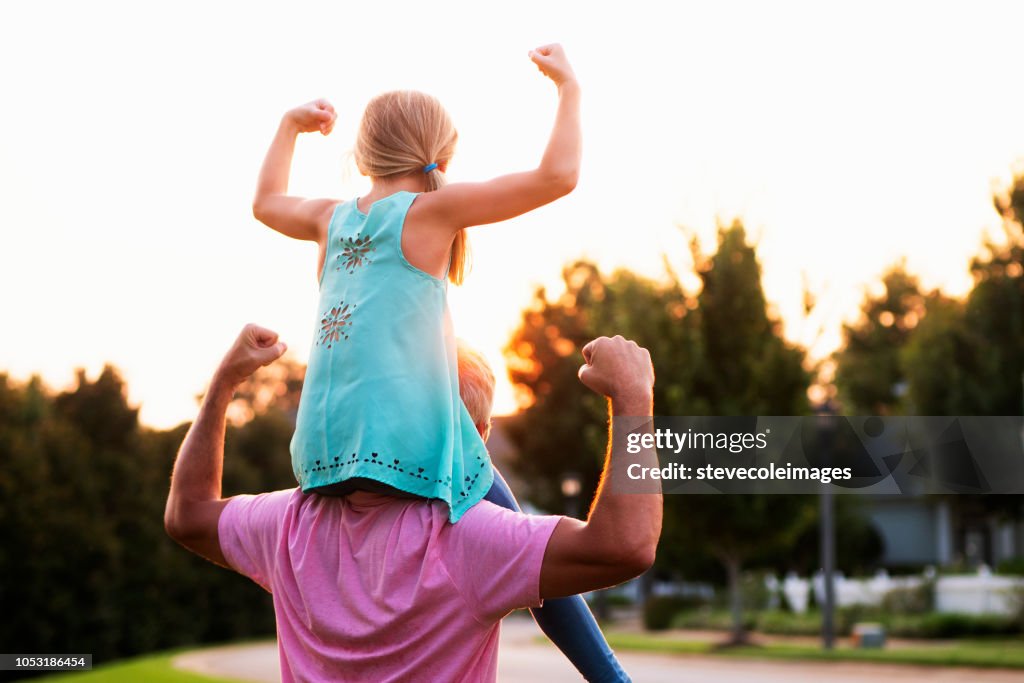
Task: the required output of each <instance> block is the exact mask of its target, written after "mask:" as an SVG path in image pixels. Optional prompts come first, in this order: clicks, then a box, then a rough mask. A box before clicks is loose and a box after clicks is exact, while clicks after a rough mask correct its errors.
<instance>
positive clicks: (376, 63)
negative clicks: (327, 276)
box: [0, 0, 1024, 427]
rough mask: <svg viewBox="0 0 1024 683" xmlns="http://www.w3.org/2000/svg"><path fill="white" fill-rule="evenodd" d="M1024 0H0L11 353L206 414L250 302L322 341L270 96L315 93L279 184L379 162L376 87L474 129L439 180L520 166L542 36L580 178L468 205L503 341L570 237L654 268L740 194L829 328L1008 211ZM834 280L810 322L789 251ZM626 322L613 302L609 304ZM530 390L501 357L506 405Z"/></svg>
mask: <svg viewBox="0 0 1024 683" xmlns="http://www.w3.org/2000/svg"><path fill="white" fill-rule="evenodd" d="M1021 26H1024V4H1022V3H1019V2H1003V3H985V2H972V3H942V4H941V5H940V3H929V2H920V3H919V2H899V3H893V2H864V1H858V2H846V3H839V2H829V3H822V2H807V3H783V2H770V3H765V2H749V3H727V2H717V1H716V2H701V3H667V2H645V1H640V0H636V1H633V2H615V3H612V2H607V3H602V2H517V3H514V4H494V3H480V2H452V3H445V2H422V1H418V2H413V3H408V4H405V3H400V2H389V3H373V2H365V3H341V2H325V3H322V4H304V3H296V2H290V3H287V4H286V3H275V4H267V3H255V2H246V3H238V4H237V5H234V6H231V5H229V4H228V3H210V2H174V3H160V4H154V3H139V2H131V3H129V2H124V3H109V2H88V3H82V2H31V3H4V4H3V5H0V63H3V64H4V70H3V75H2V87H3V93H4V107H3V112H2V114H0V231H2V232H0V235H2V238H0V239H2V241H0V288H2V291H3V296H2V299H0V301H2V311H0V313H2V317H3V321H4V335H3V337H4V341H3V343H2V344H0V369H5V370H7V371H9V372H10V373H11V374H12V375H14V376H15V377H18V378H25V377H27V376H28V375H30V374H31V373H34V372H39V373H41V374H42V375H43V376H44V378H45V379H46V380H47V381H48V382H49V383H50V384H51V385H53V386H55V387H62V386H64V385H66V384H67V383H69V382H70V381H71V379H72V377H73V370H74V368H75V367H79V366H81V367H85V368H87V369H89V370H90V371H92V372H95V371H96V370H98V369H99V368H100V367H101V366H102V364H103V362H104V361H110V362H113V363H114V364H116V365H117V366H118V367H119V368H121V369H122V371H123V372H124V373H125V375H126V376H127V379H128V382H129V387H130V390H131V395H130V398H131V400H132V401H134V402H136V403H139V404H141V406H142V419H143V420H144V421H145V422H146V423H148V424H151V425H154V426H161V427H165V426H170V425H173V424H176V423H178V422H180V421H182V420H186V419H190V418H191V417H192V416H193V415H194V412H195V402H194V398H193V397H194V396H195V395H196V394H197V393H199V392H200V391H201V390H202V389H203V387H204V384H205V382H206V380H207V378H208V377H209V374H210V372H211V371H212V369H213V368H214V367H215V365H216V363H217V361H218V359H219V357H220V355H221V354H222V353H223V351H224V350H225V349H226V348H227V346H228V344H229V343H230V342H231V340H232V339H233V338H234V336H235V334H236V333H237V331H238V330H239V328H240V327H241V326H242V324H244V323H246V322H249V321H254V322H259V323H261V324H264V325H266V326H268V327H271V328H274V329H276V330H278V331H279V332H280V333H281V335H282V337H283V338H284V339H285V340H286V341H287V342H289V344H290V346H291V348H292V349H293V351H294V353H295V355H296V356H297V357H299V358H300V359H303V360H304V359H305V358H306V356H307V349H308V346H309V344H310V343H311V341H312V333H313V324H314V317H315V316H316V310H315V308H316V279H315V275H314V268H315V257H316V255H315V247H313V246H312V245H309V244H304V243H299V242H291V241H289V240H287V239H286V238H284V237H282V236H280V235H277V234H276V233H273V232H271V231H270V230H269V229H267V228H264V227H262V226H261V225H259V224H258V223H256V221H255V220H254V219H253V218H252V216H251V213H250V200H251V195H252V191H253V188H254V183H255V178H256V173H257V170H258V168H259V165H260V162H261V160H262V157H263V154H264V152H265V150H266V147H267V145H268V143H269V141H270V138H271V136H272V134H273V132H274V130H275V127H276V124H277V121H278V120H279V117H280V116H281V114H282V113H283V112H284V111H285V110H286V109H288V108H290V107H291V106H294V105H296V104H300V103H302V102H305V101H308V100H311V99H313V98H316V97H321V96H322V97H327V98H328V99H330V100H331V101H332V102H333V103H334V105H335V106H336V108H337V110H338V112H339V122H338V125H337V127H336V128H335V131H334V133H333V134H332V135H331V136H330V137H329V138H323V137H321V136H319V135H317V136H309V137H308V138H304V139H302V140H301V142H300V145H299V148H298V152H297V155H296V161H295V168H294V173H293V176H292V191H293V192H295V193H296V194H303V195H306V196H334V197H339V198H348V197H352V196H355V195H358V194H361V193H363V192H365V191H366V189H367V187H368V184H367V182H366V181H365V180H364V179H362V178H360V177H359V175H358V173H356V172H355V170H354V166H353V165H352V163H351V161H349V160H348V158H347V157H346V153H347V152H348V151H349V150H350V149H351V145H352V142H353V139H354V131H355V126H356V123H357V121H358V118H359V116H360V114H361V111H362V107H363V106H364V105H365V103H366V101H367V100H368V99H369V98H370V97H371V96H372V95H374V94H376V93H377V92H380V91H383V90H389V89H394V88H404V87H408V88H416V89H420V90H424V91H427V92H430V93H432V94H435V95H437V96H438V97H439V98H440V99H441V101H442V102H443V103H445V105H446V106H447V108H448V109H449V111H450V112H451V114H452V116H453V118H454V119H455V122H456V125H457V126H458V128H459V131H460V147H459V152H458V154H457V155H456V157H455V160H454V162H453V165H452V167H451V169H450V172H449V178H450V179H451V180H452V181H459V180H479V179H484V178H487V177H491V176H494V175H499V174H502V173H506V172H510V171H515V170H522V169H525V168H529V167H531V166H533V165H535V164H536V163H537V161H538V160H539V158H540V154H541V152H542V150H543V147H544V143H545V142H546V138H547V134H548V130H549V126H550V124H551V121H552V117H553V113H554V107H555V103H556V98H555V91H554V88H553V87H552V86H551V84H550V83H549V82H548V81H546V79H544V78H543V77H542V76H541V75H540V74H539V73H538V72H537V70H536V69H535V68H534V67H533V66H532V65H531V64H530V62H529V61H528V58H527V56H526V53H527V51H528V50H529V49H530V48H532V47H535V46H536V45H539V44H542V43H546V42H551V41H560V42H562V43H563V44H564V45H565V47H566V49H567V51H568V54H569V56H570V58H571V59H572V61H573V64H574V66H575V68H576V71H577V74H578V75H579V78H580V80H581V83H582V84H583V88H584V111H583V117H584V135H585V143H584V144H585V147H584V150H585V151H584V156H585V158H584V169H583V175H582V179H581V182H580V185H579V187H578V189H577V190H576V192H575V193H573V194H572V195H570V196H569V197H568V198H566V199H563V200H561V201H559V202H557V203H556V204H554V205H552V206H550V207H546V208H543V209H541V210H538V211H536V212H534V213H532V214H530V215H527V216H525V217H522V218H520V219H517V220H515V221H510V222H509V223H507V224H502V225H497V226H490V227H486V228H480V229H477V230H476V231H474V233H473V234H472V236H471V240H472V243H473V249H474V254H475V269H474V271H473V272H472V274H471V275H470V277H469V278H468V280H467V282H466V284H465V285H464V286H463V287H462V288H461V289H453V290H452V293H451V304H452V310H453V315H454V318H455V324H456V329H457V330H458V332H459V334H460V336H463V337H465V338H466V339H467V340H468V341H469V342H470V343H472V344H473V345H475V346H477V347H478V348H480V349H481V350H483V351H484V352H485V353H486V354H487V355H488V357H489V358H490V359H491V361H492V362H493V363H495V364H496V365H499V367H500V364H501V363H502V357H501V349H502V347H503V346H504V345H505V343H506V341H507V339H508V337H509V335H510V333H511V331H512V329H513V328H514V327H515V325H516V323H517V322H518V319H519V312H520V310H521V308H522V307H523V306H524V305H526V304H527V303H528V302H529V300H530V296H531V293H532V291H533V289H534V287H535V286H536V285H537V284H546V285H548V286H549V287H552V288H556V287H555V286H556V285H557V283H558V282H559V274H560V272H561V267H562V265H563V264H564V263H565V262H566V261H568V260H571V259H573V258H576V257H579V256H588V257H590V258H593V259H596V260H597V261H598V262H599V263H600V264H601V265H602V266H603V267H606V268H611V267H614V266H620V265H621V266H627V267H630V268H634V269H637V270H640V271H642V272H645V273H648V274H650V275H652V276H660V274H661V273H662V266H661V260H662V254H664V253H667V254H668V255H669V259H670V260H671V261H672V263H673V264H675V265H676V267H677V268H680V269H685V268H686V267H687V266H688V263H689V258H688V255H687V254H688V250H687V248H686V241H685V239H684V236H683V233H682V232H681V231H680V229H679V227H678V226H685V227H686V228H687V229H688V230H689V231H690V233H696V234H697V235H700V236H701V237H702V238H703V239H704V240H705V243H706V244H707V245H708V246H711V242H712V240H713V235H714V226H715V223H716V220H718V219H723V220H727V221H728V220H731V219H732V218H733V217H734V216H740V217H742V218H743V219H744V221H745V222H746V223H747V225H748V227H749V228H750V229H751V230H752V232H753V234H754V235H755V236H756V237H758V238H759V240H760V247H759V249H760V255H761V259H762V263H763V264H764V271H765V286H766V289H767V292H768V295H769V298H770V299H771V300H772V301H773V302H774V304H775V305H776V306H777V308H778V310H779V311H780V312H781V314H782V315H783V316H784V317H785V318H786V319H787V325H788V327H787V333H788V334H789V335H790V336H791V337H793V338H794V339H801V338H802V339H805V340H806V339H810V338H811V337H813V336H814V329H813V328H815V327H816V325H817V323H818V322H824V323H825V324H826V333H825V334H824V335H823V336H822V337H821V338H820V339H819V341H818V344H817V347H816V353H818V354H819V355H820V354H822V353H825V352H827V351H828V350H830V349H831V348H832V347H834V346H835V344H836V342H837V340H838V329H839V322H840V321H841V320H842V319H843V318H849V317H851V316H852V315H854V314H855V312H856V307H857V304H858V302H859V301H860V299H861V297H862V295H863V291H864V287H865V286H866V284H867V283H870V282H871V281H873V280H876V279H877V276H878V275H879V273H880V272H881V271H882V270H883V269H884V268H885V266H886V265H887V264H889V263H892V262H893V261H894V260H896V259H897V258H899V257H900V256H901V255H905V256H907V258H908V264H909V267H910V268H911V269H912V270H913V271H915V272H918V273H920V274H921V275H922V276H923V279H924V281H925V283H926V284H927V285H929V286H937V285H941V286H943V287H944V288H946V289H947V290H948V291H951V292H953V293H961V292H963V291H965V290H966V289H967V287H968V286H969V279H968V275H967V263H968V261H969V258H970V256H971V255H972V254H974V253H976V252H977V250H978V247H979V244H980V241H981V237H982V234H983V231H984V230H986V229H987V230H989V231H994V230H995V228H997V226H998V219H997V217H996V215H995V214H994V212H993V211H992V208H991V200H990V197H991V192H992V186H993V185H992V184H993V182H996V183H998V182H1003V183H1005V182H1007V181H1008V179H1009V177H1010V175H1011V171H1012V169H1013V168H1014V164H1015V163H1016V162H1018V161H1019V160H1020V159H1022V158H1024V89H1022V88H1020V65H1021V64H1022V63H1024V54H1022V52H1024V50H1022V48H1021V46H1022V45H1024V42H1022V40H1021V38H1022V34H1021V33H1020V31H1021ZM802 273H806V276H807V278H808V281H809V282H810V283H811V285H812V286H813V287H814V289H815V290H816V292H817V293H818V294H819V295H821V297H822V300H821V305H820V314H819V315H820V317H821V320H820V321H816V322H815V324H810V323H801V321H800V319H799V309H800V301H801V278H802ZM609 332H614V330H609ZM513 406H514V402H513V399H512V393H511V390H510V388H509V387H508V385H507V382H505V383H504V384H503V385H502V387H501V388H500V391H499V400H498V406H497V407H498V409H499V410H504V411H508V410H510V409H512V408H513Z"/></svg>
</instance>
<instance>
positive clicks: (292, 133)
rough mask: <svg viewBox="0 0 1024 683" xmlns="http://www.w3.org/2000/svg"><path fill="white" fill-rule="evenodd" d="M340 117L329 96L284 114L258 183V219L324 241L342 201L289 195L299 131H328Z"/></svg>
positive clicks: (291, 233)
mask: <svg viewBox="0 0 1024 683" xmlns="http://www.w3.org/2000/svg"><path fill="white" fill-rule="evenodd" d="M336 118H337V114H335V113H334V107H332V106H331V103H330V102H328V101H327V100H314V101H313V102H309V103H308V104H304V105H302V106H300V107H296V108H295V109H292V110H291V111H289V112H288V113H286V114H285V115H284V117H283V118H282V119H281V125H280V127H278V129H277V135H275V136H274V141H273V142H271V143H270V149H268V150H267V156H266V158H265V159H264V160H263V168H262V169H260V177H259V180H258V181H257V183H256V196H255V197H253V200H252V214H253V216H255V217H256V219H257V220H258V221H260V222H261V223H263V224H264V225H266V226H267V227H269V228H273V229H274V230H277V231H278V232H279V233H281V234H283V235H287V236H288V237H294V238H295V239H300V240H310V241H313V242H318V243H320V242H323V239H324V236H325V235H326V227H327V221H328V220H329V219H330V214H331V211H333V209H334V207H335V206H336V205H337V203H338V201H337V200H336V199H304V198H302V197H292V196H290V195H288V176H289V175H290V174H291V168H292V155H293V154H294V152H295V138H296V137H297V136H298V134H299V133H312V132H314V131H317V130H318V131H320V132H321V133H322V134H323V135H328V134H330V132H331V130H332V129H333V128H334V120H335V119H336Z"/></svg>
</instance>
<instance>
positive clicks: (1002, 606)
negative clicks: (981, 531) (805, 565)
mask: <svg viewBox="0 0 1024 683" xmlns="http://www.w3.org/2000/svg"><path fill="white" fill-rule="evenodd" d="M929 580H933V581H934V582H935V611H937V612H960V613H966V614H1001V615H1006V616H1010V615H1013V614H1015V613H1016V611H1017V610H1019V609H1021V607H1022V605H1021V600H1022V599H1024V578H1022V577H1012V576H996V575H993V574H992V573H991V572H990V571H989V570H988V569H987V568H985V567H982V569H981V570H980V571H979V572H978V573H977V574H957V575H951V576H937V577H936V576H934V575H933V576H901V577H890V576H889V575H888V574H886V573H885V572H879V573H878V574H876V575H875V576H873V577H871V578H869V579H848V578H846V577H844V576H843V575H842V574H839V573H836V575H835V596H836V604H837V605H838V606H839V607H846V606H848V605H880V604H881V603H882V599H883V598H884V597H885V594H886V593H888V592H889V591H891V590H894V589H897V588H917V587H919V586H921V585H922V584H924V583H925V581H929ZM775 585H777V586H778V587H779V588H780V589H781V591H782V593H783V595H785V596H786V600H787V601H788V602H789V605H790V607H792V609H793V611H794V612H797V613H799V614H803V613H804V612H806V611H807V605H808V603H809V601H810V592H811V589H812V586H813V590H814V597H815V600H816V601H817V603H818V604H819V605H820V604H822V603H823V602H824V600H825V581H824V575H823V574H822V573H821V572H819V573H817V574H815V576H814V578H813V579H801V578H799V577H797V576H795V575H790V576H787V577H786V578H785V579H784V580H783V581H782V582H781V583H776V584H775Z"/></svg>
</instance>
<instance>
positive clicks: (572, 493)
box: [562, 472, 583, 518]
mask: <svg viewBox="0 0 1024 683" xmlns="http://www.w3.org/2000/svg"><path fill="white" fill-rule="evenodd" d="M582 490H583V482H582V481H581V480H580V475H579V474H578V473H576V472H566V473H565V474H563V475H562V497H563V498H565V516H566V517H577V518H578V517H579V516H580V491H582Z"/></svg>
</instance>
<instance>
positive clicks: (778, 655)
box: [606, 631, 1024, 669]
mask: <svg viewBox="0 0 1024 683" xmlns="http://www.w3.org/2000/svg"><path fill="white" fill-rule="evenodd" d="M606 635H607V637H608V643H609V644H610V645H611V646H612V647H613V648H621V649H623V650H642V651H647V652H662V653H669V654H691V655H692V654H702V655H718V656H723V657H749V658H762V659H813V660H826V661H827V660H835V661H858V662H881V663H886V664H923V665H934V666H971V667H986V668H995V667H999V668H1013V669H1024V638H1016V639H1014V638H1000V639H993V640H958V641H951V642H948V643H943V644H942V645H941V646H939V645H932V646H929V645H924V646H906V647H897V648H892V647H890V648H886V649H882V650H860V649H853V648H850V647H847V646H843V647H838V648H836V649H835V650H831V651H825V650H822V649H820V648H819V647H817V646H813V645H801V644H792V643H768V644H766V645H761V646H751V647H732V648H717V647H716V646H715V644H714V643H708V642H698V641H692V640H675V639H672V638H668V637H665V636H662V635H648V634H645V633H616V632H614V631H612V632H608V633H607V634H606Z"/></svg>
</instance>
